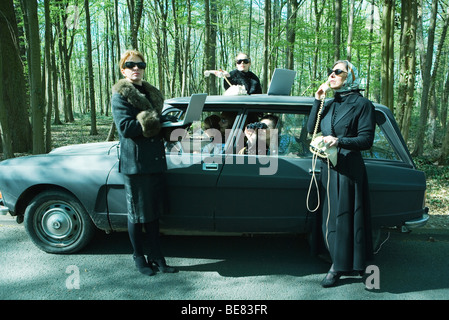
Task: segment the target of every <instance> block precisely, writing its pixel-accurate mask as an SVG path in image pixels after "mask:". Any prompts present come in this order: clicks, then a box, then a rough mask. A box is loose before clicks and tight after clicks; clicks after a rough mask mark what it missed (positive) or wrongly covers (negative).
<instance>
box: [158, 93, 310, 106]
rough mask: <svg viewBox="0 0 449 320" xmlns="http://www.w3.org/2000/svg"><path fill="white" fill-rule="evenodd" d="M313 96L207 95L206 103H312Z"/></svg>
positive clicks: (186, 99)
mask: <svg viewBox="0 0 449 320" xmlns="http://www.w3.org/2000/svg"><path fill="white" fill-rule="evenodd" d="M314 100H315V98H313V97H300V96H276V95H267V94H253V95H241V96H224V95H221V96H220V95H210V96H207V99H206V102H205V104H206V105H208V104H209V105H213V104H220V105H261V104H262V105H271V104H273V105H298V104H304V105H312V104H313V101H314ZM189 101H190V97H182V98H173V99H168V100H165V103H166V104H169V105H172V106H178V105H179V106H181V105H182V106H184V105H187V104H188V103H189Z"/></svg>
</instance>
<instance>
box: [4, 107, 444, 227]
mask: <svg viewBox="0 0 449 320" xmlns="http://www.w3.org/2000/svg"><path fill="white" fill-rule="evenodd" d="M75 119H76V121H75V122H72V123H64V124H60V125H53V126H52V137H53V140H52V148H53V149H54V148H57V147H61V146H65V145H70V144H78V143H89V142H101V141H106V138H107V136H108V133H109V130H110V128H111V125H112V117H111V116H101V115H99V116H97V131H98V134H97V135H91V134H90V116H89V115H76V116H75ZM115 139H116V140H117V139H118V137H117V133H115ZM20 155H23V154H16V156H20ZM2 156H3V154H1V153H0V159H2ZM434 158H436V156H435V155H432V154H431V152H429V154H426V155H425V156H423V157H420V158H414V161H415V164H416V166H417V167H418V169H419V170H422V171H424V172H425V174H426V180H427V192H426V206H427V207H429V215H430V219H429V221H428V223H427V225H426V226H425V228H431V229H441V228H448V227H449V166H438V165H436V164H435V163H433V162H432V161H430V160H429V159H434Z"/></svg>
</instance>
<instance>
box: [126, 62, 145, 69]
mask: <svg viewBox="0 0 449 320" xmlns="http://www.w3.org/2000/svg"><path fill="white" fill-rule="evenodd" d="M124 66H125V68H127V69H133V68H134V67H135V66H137V68H139V69H145V68H146V67H147V64H146V63H145V62H132V61H126V62H125V64H124Z"/></svg>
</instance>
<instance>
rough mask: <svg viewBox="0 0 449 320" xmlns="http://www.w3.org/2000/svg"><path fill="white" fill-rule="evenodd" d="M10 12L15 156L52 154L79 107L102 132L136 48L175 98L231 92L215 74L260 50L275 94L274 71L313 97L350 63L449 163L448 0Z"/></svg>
mask: <svg viewBox="0 0 449 320" xmlns="http://www.w3.org/2000/svg"><path fill="white" fill-rule="evenodd" d="M0 13H1V14H0V32H1V37H0V70H3V71H2V74H5V73H9V72H10V71H11V70H10V69H11V67H12V66H15V67H14V68H15V70H14V71H16V73H17V74H14V75H9V76H8V78H5V77H3V79H2V83H3V85H2V87H3V90H0V94H1V95H2V99H1V98H0V100H2V102H3V103H1V104H0V108H1V109H2V112H0V125H1V127H0V130H1V133H2V147H3V150H4V156H5V157H11V156H13V152H24V151H27V150H33V152H34V153H40V152H45V151H49V150H50V149H51V125H50V124H51V123H60V122H72V121H75V120H76V117H75V116H74V114H75V115H76V114H80V113H90V115H91V119H92V122H91V128H92V129H91V134H93V135H94V134H96V129H95V123H96V115H97V114H101V115H109V114H110V96H111V87H112V85H113V84H114V83H115V82H116V81H117V80H118V79H119V77H120V72H119V69H118V61H119V59H120V54H121V52H123V51H124V50H126V49H131V48H133V49H138V50H139V51H141V52H142V53H143V54H144V56H145V57H146V60H147V69H146V80H147V81H149V82H150V83H152V84H154V85H155V86H156V87H158V88H159V89H160V90H161V91H162V93H163V94H164V96H165V98H170V97H175V96H188V95H190V94H192V93H196V92H208V93H209V94H222V93H223V91H224V90H223V85H222V81H219V80H220V79H218V80H217V79H216V78H214V77H209V78H206V77H204V70H208V69H223V70H227V71H230V70H232V69H234V67H235V66H234V57H235V56H236V55H237V54H238V53H239V52H244V53H247V54H248V55H250V56H251V58H252V68H251V70H252V71H253V72H254V73H256V74H257V75H259V77H260V79H261V80H262V87H263V90H264V92H266V90H267V87H268V85H269V79H270V78H271V75H272V73H273V71H274V69H275V68H288V69H294V70H296V71H297V78H296V80H295V84H294V88H293V92H292V94H294V95H306V96H312V95H313V94H314V91H315V90H316V89H317V88H318V86H319V84H320V83H321V82H323V81H325V80H326V78H327V69H328V67H331V66H332V64H333V62H334V61H336V60H338V59H348V60H350V61H351V62H352V63H353V64H354V65H355V66H356V67H357V68H358V70H359V74H360V76H361V78H362V79H363V81H362V88H364V89H365V92H364V95H365V96H367V97H368V98H369V99H371V100H372V101H373V102H378V103H382V104H385V105H386V106H388V107H389V108H390V109H391V110H392V111H393V112H394V114H395V116H396V119H397V120H398V124H399V126H400V129H401V131H402V133H403V135H404V138H405V139H406V141H407V143H408V145H409V148H410V150H412V151H413V154H414V155H423V153H424V152H426V150H431V152H432V154H431V156H432V157H434V158H435V159H438V161H440V163H444V162H446V161H447V159H448V153H449V150H448V147H447V146H448V144H449V143H444V144H443V143H442V142H443V140H444V139H446V140H444V141H446V142H449V129H448V126H447V120H448V115H447V110H448V105H449V60H448V59H449V55H448V50H449V44H448V41H446V38H447V37H448V36H447V27H448V23H449V3H448V1H447V0H402V1H399V0H396V1H395V0H362V1H355V0H337V1H329V0H328V1H326V0H265V1H262V0H238V1H236V0H204V1H203V0H200V1H193V0H183V1H180V0H111V1H98V0H45V1H44V0H29V1H27V0H21V1H19V0H3V1H1V4H0ZM27 114H29V115H30V117H26V116H25V115H27ZM111 122H112V121H111ZM24 128H25V130H23V129H24ZM435 150H437V151H438V153H437V154H436V153H435Z"/></svg>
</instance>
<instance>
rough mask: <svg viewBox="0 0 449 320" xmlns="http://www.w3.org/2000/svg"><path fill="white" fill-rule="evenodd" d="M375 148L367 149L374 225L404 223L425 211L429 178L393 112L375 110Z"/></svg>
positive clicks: (365, 155) (365, 156)
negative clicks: (415, 161)
mask: <svg viewBox="0 0 449 320" xmlns="http://www.w3.org/2000/svg"><path fill="white" fill-rule="evenodd" d="M376 122H377V126H376V134H375V139H374V144H373V147H372V148H371V149H370V150H368V151H364V152H363V153H362V154H363V157H364V159H365V164H366V169H367V173H368V181H369V185H370V196H371V210H372V212H371V215H372V222H373V226H374V227H381V226H389V227H392V226H401V225H403V224H404V222H405V221H409V220H413V219H417V218H421V217H422V214H423V213H424V201H425V190H426V178H425V175H424V173H423V172H422V171H419V170H416V168H415V166H414V164H413V161H412V158H411V156H410V154H409V152H408V149H407V146H406V145H405V142H404V141H403V138H402V136H401V134H400V132H399V129H398V128H397V124H396V122H395V120H394V118H393V115H392V114H391V112H390V111H389V110H388V109H387V108H385V107H378V108H377V110H376Z"/></svg>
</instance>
